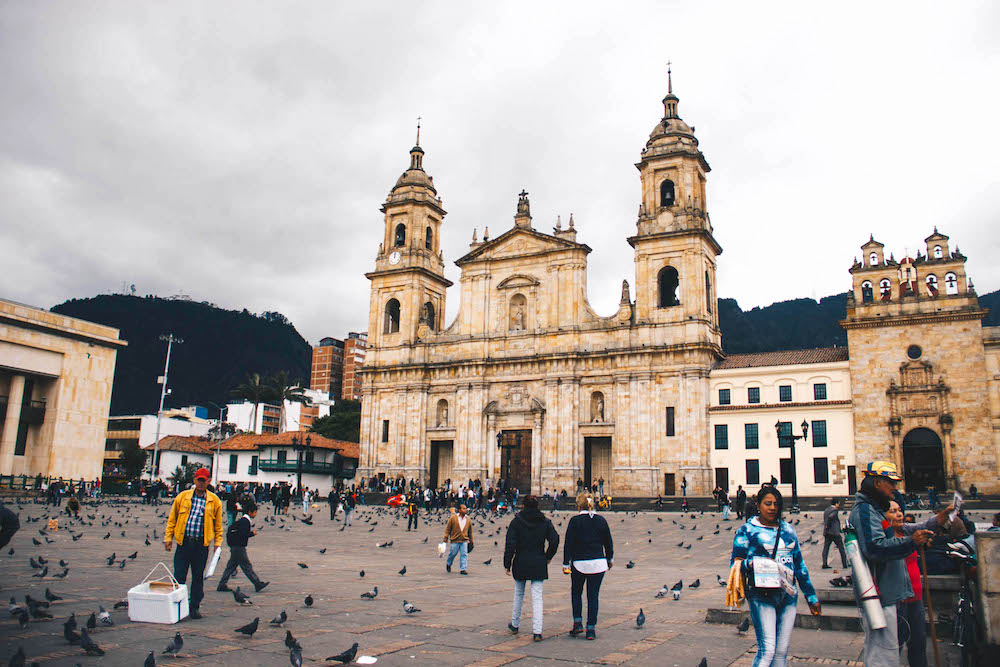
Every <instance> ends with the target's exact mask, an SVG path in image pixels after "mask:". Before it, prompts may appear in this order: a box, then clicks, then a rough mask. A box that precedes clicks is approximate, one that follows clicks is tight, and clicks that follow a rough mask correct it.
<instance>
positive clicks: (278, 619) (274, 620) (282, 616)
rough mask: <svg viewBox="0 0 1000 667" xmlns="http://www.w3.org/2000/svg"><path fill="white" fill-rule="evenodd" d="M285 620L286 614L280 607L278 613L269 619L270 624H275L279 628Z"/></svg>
mask: <svg viewBox="0 0 1000 667" xmlns="http://www.w3.org/2000/svg"><path fill="white" fill-rule="evenodd" d="M287 620H288V614H286V613H285V610H284V609H282V610H281V613H280V614H278V615H277V616H275V617H274V618H272V619H271V625H277V626H278V627H279V628H280V627H281V626H282V625H284V623H285V621H287Z"/></svg>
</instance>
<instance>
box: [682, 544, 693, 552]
mask: <svg viewBox="0 0 1000 667" xmlns="http://www.w3.org/2000/svg"><path fill="white" fill-rule="evenodd" d="M691 546H692V545H690V544H689V545H687V546H686V547H684V548H685V549H687V550H688V551H691Z"/></svg>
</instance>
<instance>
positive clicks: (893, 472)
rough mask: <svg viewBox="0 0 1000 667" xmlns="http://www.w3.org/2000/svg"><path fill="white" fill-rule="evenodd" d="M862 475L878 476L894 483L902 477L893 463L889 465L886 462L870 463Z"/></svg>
mask: <svg viewBox="0 0 1000 667" xmlns="http://www.w3.org/2000/svg"><path fill="white" fill-rule="evenodd" d="M864 473H865V474H866V475H878V476H879V477H887V478H889V479H891V480H893V481H894V482H898V481H900V480H901V479H903V478H902V476H900V474H899V470H897V468H896V464H895V463H890V462H888V461H872V462H871V463H869V464H868V466H867V467H866V468H865V470H864Z"/></svg>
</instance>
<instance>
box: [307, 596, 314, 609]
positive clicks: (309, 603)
mask: <svg viewBox="0 0 1000 667" xmlns="http://www.w3.org/2000/svg"><path fill="white" fill-rule="evenodd" d="M305 603H306V606H307V607H311V606H313V596H312V595H307V596H306V599H305Z"/></svg>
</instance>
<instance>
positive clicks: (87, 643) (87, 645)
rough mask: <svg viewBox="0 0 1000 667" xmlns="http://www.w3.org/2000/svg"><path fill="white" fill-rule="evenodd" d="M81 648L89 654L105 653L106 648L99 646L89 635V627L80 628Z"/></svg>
mask: <svg viewBox="0 0 1000 667" xmlns="http://www.w3.org/2000/svg"><path fill="white" fill-rule="evenodd" d="M80 648H82V649H83V652H84V653H86V654H87V655H104V649H102V648H101V647H100V646H98V645H97V644H96V643H95V642H94V640H93V639H91V638H90V636H89V635H87V628H81V629H80Z"/></svg>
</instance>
